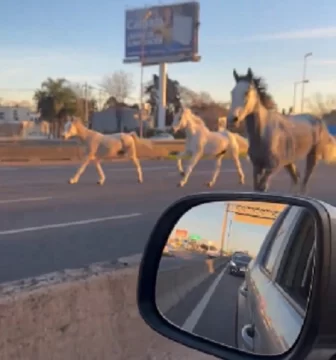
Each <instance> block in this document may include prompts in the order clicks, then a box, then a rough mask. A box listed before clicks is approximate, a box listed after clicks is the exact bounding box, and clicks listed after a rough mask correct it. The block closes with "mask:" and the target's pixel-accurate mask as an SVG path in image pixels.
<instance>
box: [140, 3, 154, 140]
mask: <svg viewBox="0 0 336 360" xmlns="http://www.w3.org/2000/svg"><path fill="white" fill-rule="evenodd" d="M151 15H152V12H151V11H150V10H148V11H147V12H146V13H145V16H144V18H143V19H142V29H141V31H142V33H141V34H142V36H141V55H140V57H141V59H140V60H141V63H140V66H141V69H140V111H139V121H140V137H141V138H142V137H143V117H142V115H143V72H144V60H145V40H146V27H145V24H146V21H147V20H148V19H149V18H150V17H151Z"/></svg>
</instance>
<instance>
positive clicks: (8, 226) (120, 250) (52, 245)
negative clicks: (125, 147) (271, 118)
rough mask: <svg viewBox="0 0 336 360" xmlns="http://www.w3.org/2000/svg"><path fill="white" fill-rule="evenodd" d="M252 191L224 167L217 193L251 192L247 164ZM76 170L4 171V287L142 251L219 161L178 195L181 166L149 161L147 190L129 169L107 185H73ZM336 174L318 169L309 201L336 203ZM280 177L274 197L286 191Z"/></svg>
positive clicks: (114, 167) (113, 173)
mask: <svg viewBox="0 0 336 360" xmlns="http://www.w3.org/2000/svg"><path fill="white" fill-rule="evenodd" d="M243 163H244V168H245V169H246V179H247V184H246V185H244V186H240V185H238V176H237V174H236V171H235V169H234V167H233V164H232V162H231V161H229V160H228V161H224V162H223V166H222V173H221V174H220V176H219V178H218V181H217V184H216V186H215V187H214V188H213V189H212V190H211V191H216V190H231V191H235V190H236V191H239V190H251V189H252V185H251V184H252V178H251V165H250V164H249V163H248V162H246V161H245V160H243ZM77 166H78V165H76V164H68V165H41V166H19V165H13V166H4V165H3V166H1V167H0V282H4V281H10V280H16V279H21V278H25V277H29V276H37V275H40V274H44V273H48V272H51V271H57V270H62V269H66V268H67V269H71V268H78V267H83V266H86V265H88V264H90V263H93V262H99V261H114V260H115V261H116V260H117V259H118V258H120V257H124V256H129V255H133V254H137V253H141V252H142V251H143V248H144V245H145V243H146V242H147V239H148V236H149V234H150V231H151V229H152V227H153V226H154V224H155V222H156V220H157V219H158V217H159V216H160V214H161V213H162V212H163V210H164V209H165V208H166V207H167V206H168V205H169V204H171V203H172V202H173V201H174V200H177V199H178V198H180V197H181V196H183V195H187V194H192V193H195V192H199V191H208V188H207V187H205V185H204V184H205V183H206V181H208V180H209V179H210V177H211V174H212V171H213V168H214V162H213V161H208V160H204V161H201V162H200V163H199V165H198V166H197V167H196V169H195V170H194V172H193V174H192V175H191V177H190V180H189V183H188V184H187V185H186V186H185V187H184V188H182V189H181V188H178V187H177V186H176V184H177V183H178V181H179V175H178V174H177V171H176V164H175V161H143V162H142V166H143V172H144V183H143V184H138V183H137V181H136V175H135V169H134V168H133V166H132V164H131V163H130V162H117V163H107V164H104V165H103V167H104V169H105V173H106V177H107V180H106V183H105V185H104V186H98V185H96V180H97V174H96V171H95V168H94V167H93V166H90V167H89V168H88V169H87V171H86V172H85V173H84V174H83V176H82V178H81V181H80V182H79V183H78V184H76V185H69V184H68V183H67V180H68V179H69V177H71V176H72V175H73V174H74V172H75V170H76V168H77ZM335 175H336V167H327V166H320V167H319V168H318V169H317V170H316V171H315V173H314V175H313V179H312V182H311V189H310V190H311V191H310V195H311V196H314V197H318V198H321V199H323V200H325V201H328V202H330V203H332V204H336V194H335V192H334V191H333V188H334V178H335ZM288 188H289V178H288V175H287V174H285V173H279V174H278V175H277V177H276V178H275V179H274V181H273V190H277V191H280V192H284V193H286V192H288Z"/></svg>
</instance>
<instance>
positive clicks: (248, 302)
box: [236, 207, 293, 352]
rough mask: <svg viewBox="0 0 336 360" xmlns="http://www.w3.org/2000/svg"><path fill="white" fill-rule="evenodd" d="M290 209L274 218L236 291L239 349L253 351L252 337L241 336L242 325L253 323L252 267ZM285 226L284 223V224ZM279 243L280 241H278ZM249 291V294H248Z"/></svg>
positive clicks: (255, 264)
mask: <svg viewBox="0 0 336 360" xmlns="http://www.w3.org/2000/svg"><path fill="white" fill-rule="evenodd" d="M289 211H290V207H287V208H286V209H285V210H284V211H283V212H282V213H281V214H280V215H279V216H278V218H277V219H276V221H275V222H274V223H273V225H272V226H271V228H270V229H269V231H268V233H267V235H266V238H265V240H264V242H263V243H262V245H261V248H260V251H259V253H258V254H257V256H256V258H255V259H253V261H251V262H250V264H249V266H248V269H247V272H246V274H245V281H244V282H243V284H242V286H241V288H240V289H239V291H238V300H237V311H236V313H237V314H236V345H237V347H238V348H239V349H245V350H247V351H251V352H254V342H253V339H249V337H248V336H245V337H244V336H243V334H242V330H243V327H244V326H248V325H250V324H253V323H254V320H253V312H254V311H253V307H254V305H252V303H254V296H255V295H254V294H253V292H254V291H255V290H254V289H255V285H254V280H253V276H254V273H255V271H254V268H255V267H258V266H259V263H260V261H261V259H262V257H263V256H264V255H263V254H264V253H265V252H266V251H268V249H269V248H270V246H271V245H272V244H273V239H275V238H276V236H277V234H279V233H280V232H281V226H282V225H283V224H284V220H285V219H286V218H287V214H288V213H289ZM290 220H293V219H292V216H289V217H288V221H290ZM284 226H285V224H284ZM279 243H281V242H279ZM249 292H250V295H248V294H249ZM245 329H246V328H245Z"/></svg>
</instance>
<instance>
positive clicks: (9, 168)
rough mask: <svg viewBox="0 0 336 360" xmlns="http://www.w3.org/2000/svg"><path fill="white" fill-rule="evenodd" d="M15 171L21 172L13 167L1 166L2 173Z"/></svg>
mask: <svg viewBox="0 0 336 360" xmlns="http://www.w3.org/2000/svg"><path fill="white" fill-rule="evenodd" d="M14 170H19V169H18V168H14V167H13V168H12V167H1V166H0V171H14Z"/></svg>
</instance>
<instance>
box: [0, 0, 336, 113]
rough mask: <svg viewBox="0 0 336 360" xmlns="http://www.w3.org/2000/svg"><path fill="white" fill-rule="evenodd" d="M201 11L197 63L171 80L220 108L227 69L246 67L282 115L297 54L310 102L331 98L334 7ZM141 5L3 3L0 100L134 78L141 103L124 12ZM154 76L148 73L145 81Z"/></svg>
mask: <svg viewBox="0 0 336 360" xmlns="http://www.w3.org/2000/svg"><path fill="white" fill-rule="evenodd" d="M172 2H173V1H172ZM175 2H176V1H175ZM158 3H159V2H157V1H156V2H149V3H147V5H156V4H158ZM160 3H161V4H164V3H170V2H160ZM200 3H201V11H200V12H201V27H200V45H199V48H200V54H201V55H202V57H203V59H202V61H201V63H198V64H174V65H169V67H168V71H169V75H170V76H171V77H173V78H176V79H178V80H179V81H180V82H181V83H183V84H184V85H186V86H189V87H191V88H193V89H195V90H205V91H208V92H210V93H211V94H212V95H213V96H214V97H215V98H216V99H218V100H223V101H226V100H229V97H230V90H231V89H232V87H233V76H232V70H233V68H236V69H237V71H238V72H239V73H244V72H246V70H247V67H248V66H250V67H252V69H253V70H254V71H255V72H256V73H257V74H259V75H262V76H264V77H265V78H266V80H267V81H268V84H269V87H270V91H271V92H272V94H273V95H274V97H275V100H276V101H277V102H278V104H279V106H281V107H283V106H286V107H287V106H290V105H292V97H293V82H294V81H296V80H299V79H300V77H301V76H302V63H303V55H304V53H306V52H310V51H312V52H313V57H312V58H310V59H309V64H308V72H307V76H308V78H309V79H310V82H311V83H310V84H309V85H308V86H307V87H306V94H307V96H311V95H313V94H314V93H316V92H322V93H323V94H332V93H334V88H335V85H336V46H335V44H336V25H335V14H336V2H335V1H333V0H324V1H317V0H310V1H306V0H282V1H273V2H265V1H259V2H258V1H253V2H252V1H251V2H250V1H246V0H235V1H229V2H228V1H223V0H207V1H205V0H201V1H200ZM144 5H146V4H145V3H143V2H142V1H140V0H127V1H125V0H100V1H88V0H84V1H83V0H82V1H76V0H73V1H65V0H58V1H56V2H49V1H42V0H29V1H28V0H21V1H20V2H19V1H18V0H14V1H13V0H2V1H1V2H0V13H1V15H2V16H1V23H0V46H1V56H0V97H2V98H13V97H17V98H18V99H28V100H29V99H30V98H31V94H32V91H31V90H32V89H34V88H36V87H38V86H39V85H40V83H41V82H42V81H43V80H44V79H45V78H46V77H47V76H51V77H61V76H64V77H67V78H69V80H73V81H79V82H85V81H87V82H89V83H91V84H92V85H94V84H96V83H99V82H100V81H101V78H102V77H103V76H104V75H106V74H109V73H111V72H113V71H114V70H119V69H124V70H126V71H130V72H132V73H133V75H134V80H135V82H136V84H137V86H136V87H135V89H134V94H133V97H134V98H137V96H138V95H137V94H138V92H139V91H138V88H139V86H138V84H139V80H140V71H139V65H123V64H122V59H123V55H124V48H123V44H124V11H125V9H126V8H127V7H137V6H144ZM157 71H158V69H157V67H151V68H146V69H145V79H149V77H150V76H151V74H152V73H153V72H157ZM299 98H300V97H299V94H298V99H299Z"/></svg>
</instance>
